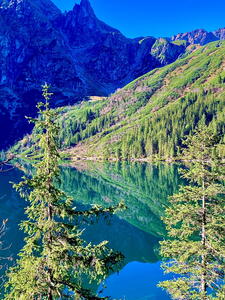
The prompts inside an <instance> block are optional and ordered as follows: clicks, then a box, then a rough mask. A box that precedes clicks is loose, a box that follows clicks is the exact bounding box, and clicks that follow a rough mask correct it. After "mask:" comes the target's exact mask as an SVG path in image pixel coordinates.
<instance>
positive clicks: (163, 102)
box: [17, 41, 225, 159]
mask: <svg viewBox="0 0 225 300" xmlns="http://www.w3.org/2000/svg"><path fill="white" fill-rule="evenodd" d="M192 51H193V50H192ZM58 112H59V126H60V129H61V130H60V146H61V148H62V149H64V150H65V149H66V150H67V152H68V153H69V154H70V155H72V157H74V158H77V157H78V158H79V157H81V158H87V157H92V158H100V159H101V158H102V159H103V158H104V159H136V158H165V159H168V158H172V157H174V156H176V155H177V154H179V151H178V148H177V147H178V146H179V147H180V146H181V147H182V140H183V138H184V137H185V136H186V135H189V134H192V132H193V130H194V129H195V128H196V126H197V125H198V124H199V123H200V122H202V123H206V124H207V125H209V126H210V127H212V128H213V130H214V131H215V132H217V133H218V136H219V137H220V141H225V135H224V133H225V124H224V112H225V42H222V41H219V42H218V41H217V42H214V43H210V44H208V45H206V46H204V47H200V48H199V49H197V50H196V51H194V52H192V53H191V54H190V55H188V56H185V57H183V58H182V59H179V60H177V61H176V62H174V63H172V64H170V65H168V66H165V67H163V68H160V69H154V70H153V71H151V72H149V73H147V74H146V75H144V76H142V77H140V78H138V79H137V80H135V81H133V82H132V83H130V84H129V85H127V86H126V87H125V88H123V89H120V90H117V92H116V93H115V94H113V95H112V96H110V97H108V98H101V99H93V100H92V101H89V102H82V103H81V104H79V105H77V106H70V107H65V108H63V109H59V110H58ZM34 132H35V131H34ZM29 140H30V139H29V137H26V138H24V139H23V141H22V142H21V143H20V144H19V145H17V150H18V147H20V146H21V145H23V147H24V146H26V145H29ZM221 153H223V154H225V151H224V147H221Z"/></svg>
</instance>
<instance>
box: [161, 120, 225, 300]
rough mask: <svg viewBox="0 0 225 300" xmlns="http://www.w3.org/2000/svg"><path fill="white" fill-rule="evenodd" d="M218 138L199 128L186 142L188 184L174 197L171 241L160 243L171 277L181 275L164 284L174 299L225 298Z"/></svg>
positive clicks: (224, 193) (169, 212) (224, 206)
mask: <svg viewBox="0 0 225 300" xmlns="http://www.w3.org/2000/svg"><path fill="white" fill-rule="evenodd" d="M216 143H217V138H216V137H215V136H213V134H212V133H211V132H210V131H209V130H208V128H207V127H206V126H200V127H199V128H198V129H197V130H196V132H195V135H194V136H192V137H189V138H188V139H187V141H186V145H187V148H186V149H185V150H184V152H183V156H184V157H185V158H186V159H188V160H189V162H188V168H186V169H185V170H184V171H183V177H184V178H185V179H186V180H187V181H188V182H189V185H187V186H185V187H182V188H180V192H179V193H178V194H176V195H174V196H173V197H172V198H171V206H170V207H169V208H167V209H166V215H165V218H164V222H165V224H166V226H167V230H168V236H169V239H167V240H165V241H163V242H162V243H161V254H162V256H163V257H165V258H166V259H168V261H167V262H165V263H164V264H163V268H164V269H165V271H166V273H169V272H172V273H174V274H178V277H177V278H175V279H173V280H169V281H165V282H162V283H160V286H161V287H163V288H164V289H166V290H167V291H168V292H169V293H170V295H171V296H172V298H173V299H179V300H181V299H182V300H208V299H220V300H222V299H225V294H224V289H222V287H221V285H222V284H224V280H225V189H224V185H223V181H224V168H223V166H222V161H221V160H218V159H217V157H216Z"/></svg>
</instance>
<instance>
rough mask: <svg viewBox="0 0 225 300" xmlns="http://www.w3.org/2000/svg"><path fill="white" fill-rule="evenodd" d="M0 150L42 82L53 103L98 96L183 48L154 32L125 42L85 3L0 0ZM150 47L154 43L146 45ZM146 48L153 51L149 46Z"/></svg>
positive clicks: (17, 132)
mask: <svg viewBox="0 0 225 300" xmlns="http://www.w3.org/2000/svg"><path fill="white" fill-rule="evenodd" d="M0 25H1V26H0V126H1V127H3V126H4V127H7V128H8V132H7V133H6V132H3V131H1V132H0V142H1V148H3V147H5V146H7V145H9V144H10V143H12V142H14V141H15V139H17V138H20V137H21V136H22V135H23V134H24V133H26V132H27V131H28V130H29V128H28V127H27V125H26V121H25V119H24V115H27V114H29V115H30V114H32V113H34V112H35V104H36V102H37V101H38V99H40V89H41V85H42V84H43V83H44V82H45V81H46V82H48V83H49V84H51V86H52V89H53V91H54V93H55V96H56V97H55V103H54V105H55V106H60V105H63V104H64V105H65V104H72V103H75V102H77V101H79V100H80V99H82V98H85V97H86V96H90V95H99V96H105V95H108V94H110V93H111V92H113V91H115V90H116V89H117V88H119V87H122V86H124V85H125V84H127V83H128V82H130V81H132V80H133V79H135V78H137V77H138V76H140V75H142V74H144V73H146V72H148V71H149V70H152V69H153V68H155V67H160V66H163V65H165V64H167V63H170V62H171V61H174V60H176V59H177V57H178V56H179V55H180V54H182V53H184V51H185V47H184V46H183V45H176V44H174V43H170V42H169V41H164V43H163V46H162V43H161V42H160V43H159V44H160V45H159V46H160V47H158V46H157V43H158V42H157V39H156V38H153V37H148V38H145V39H143V38H138V39H128V38H126V37H125V36H123V35H122V34H121V33H120V32H119V31H118V30H117V29H114V28H111V27H110V26H108V25H106V24H105V23H103V22H101V21H100V20H98V18H97V17H96V16H95V14H94V11H93V9H92V8H91V5H90V3H89V1H88V0H82V1H81V3H80V4H75V6H74V9H73V10H72V11H70V12H68V13H66V14H63V13H62V12H61V11H60V10H59V9H58V8H57V7H56V6H55V5H54V4H53V3H52V2H51V1H50V0H0ZM153 46H154V47H153ZM152 48H153V50H154V51H153V53H152V51H151V49H152Z"/></svg>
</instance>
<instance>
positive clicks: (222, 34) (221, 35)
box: [171, 28, 225, 46]
mask: <svg viewBox="0 0 225 300" xmlns="http://www.w3.org/2000/svg"><path fill="white" fill-rule="evenodd" d="M224 39H225V28H221V29H219V30H216V31H213V32H208V31H206V30H204V29H197V30H194V31H191V32H186V33H179V34H177V35H174V36H172V38H171V41H177V40H184V41H187V42H188V44H189V45H193V44H199V45H201V46H203V45H206V44H208V43H211V42H215V41H218V40H224Z"/></svg>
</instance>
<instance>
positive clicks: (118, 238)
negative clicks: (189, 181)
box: [0, 163, 181, 300]
mask: <svg viewBox="0 0 225 300" xmlns="http://www.w3.org/2000/svg"><path fill="white" fill-rule="evenodd" d="M21 175H22V173H21V172H19V171H18V170H14V171H11V172H9V173H3V174H0V191H1V194H0V206H1V212H2V213H1V218H8V219H9V221H8V228H7V232H6V235H5V236H4V237H3V240H4V246H5V247H6V249H5V250H3V251H2V255H1V256H4V257H7V256H12V257H14V258H15V257H16V254H17V253H18V251H19V249H20V248H21V247H22V245H23V233H22V232H21V231H19V229H18V224H19V222H20V221H21V220H22V219H23V218H24V207H25V205H26V203H25V201H24V200H22V199H20V198H19V196H18V194H17V193H16V192H15V191H14V190H13V189H12V186H11V184H10V183H9V181H15V182H18V181H19V180H20V177H21ZM179 184H181V180H180V177H179V175H178V167H177V166H176V165H159V166H152V165H149V164H141V163H133V164H128V163H105V164H101V163H88V164H86V163H82V164H80V165H77V166H76V168H69V167H68V168H66V167H64V168H62V182H61V188H62V189H63V190H64V191H66V192H67V193H68V194H69V195H71V196H72V197H73V198H74V201H75V205H76V206H77V207H80V206H81V205H82V206H85V207H89V206H90V205H91V204H101V205H104V206H110V205H115V204H116V203H119V202H120V201H121V200H123V201H124V202H125V203H126V206H127V207H128V208H127V210H126V211H124V212H120V213H118V214H117V215H115V216H113V217H112V218H110V220H105V219H100V220H99V222H98V223H96V224H92V225H90V226H88V227H87V228H86V230H85V231H84V237H85V239H86V240H88V241H91V242H93V243H98V242H100V241H102V240H107V241H109V246H110V247H111V248H113V249H115V250H118V251H120V252H122V253H123V254H124V256H125V259H124V261H123V262H122V264H121V266H120V269H119V270H118V272H116V273H112V274H110V275H109V278H108V279H107V280H106V285H107V288H106V289H105V290H104V295H107V296H111V297H112V299H126V300H150V299H151V300H169V297H168V295H166V293H165V292H163V291H162V290H161V289H159V288H157V283H158V282H159V281H161V280H164V279H167V277H166V276H164V275H163V272H162V270H161V269H160V261H161V258H160V256H159V253H158V248H159V241H160V240H161V239H163V237H165V229H164V226H163V224H162V222H161V219H160V218H161V216H162V215H163V212H164V209H165V206H166V205H167V198H168V196H169V195H172V194H173V193H174V192H176V191H177V189H178V186H179ZM5 262H6V265H9V264H10V262H7V261H5ZM3 270H4V271H5V268H4V269H3ZM3 270H2V271H1V274H3V273H4V272H3ZM94 288H95V289H96V290H97V289H98V287H97V286H96V287H94ZM99 289H100V287H99Z"/></svg>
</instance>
